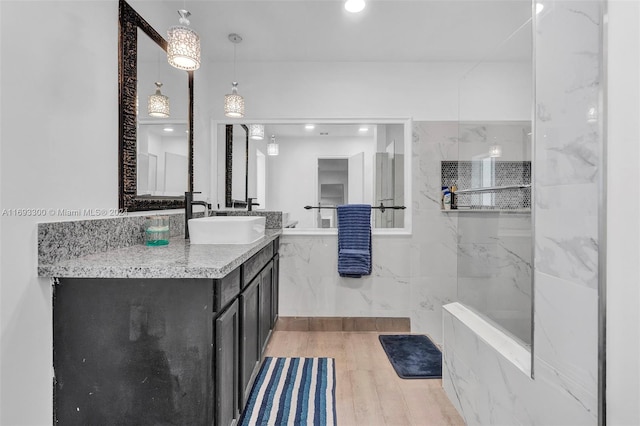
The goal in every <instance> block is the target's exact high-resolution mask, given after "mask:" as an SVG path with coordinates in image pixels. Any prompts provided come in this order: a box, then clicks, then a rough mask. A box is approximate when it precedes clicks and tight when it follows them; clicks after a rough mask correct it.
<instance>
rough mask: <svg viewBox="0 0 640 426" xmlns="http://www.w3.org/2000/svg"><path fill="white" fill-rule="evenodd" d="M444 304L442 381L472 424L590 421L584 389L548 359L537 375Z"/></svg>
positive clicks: (538, 423)
mask: <svg viewBox="0 0 640 426" xmlns="http://www.w3.org/2000/svg"><path fill="white" fill-rule="evenodd" d="M450 307H451V305H449V306H447V307H445V310H444V317H443V328H444V358H443V371H442V377H443V380H442V383H443V387H444V389H445V392H446V393H447V395H448V396H449V399H450V400H451V402H452V403H453V404H454V406H455V407H456V409H457V410H458V412H459V413H460V414H461V415H462V417H463V418H464V420H465V423H466V424H468V425H478V424H491V425H516V424H517V425H589V424H595V419H594V415H593V413H592V412H591V411H590V410H588V409H585V408H586V407H585V405H584V397H585V395H584V394H582V393H576V394H572V393H571V392H569V391H568V386H569V383H567V382H566V380H564V379H563V378H560V377H557V376H554V374H553V371H552V370H550V369H549V367H548V366H546V365H539V366H536V368H537V372H536V376H535V379H532V378H531V376H530V375H528V374H527V373H526V372H524V371H522V370H521V369H520V368H519V367H518V366H517V364H516V363H514V362H512V361H511V360H510V357H509V356H508V354H507V355H506V356H505V353H504V351H503V348H500V347H496V346H493V345H489V344H488V343H487V341H486V340H485V339H483V337H482V336H480V335H479V334H478V333H476V332H475V331H472V330H471V329H470V327H469V324H468V320H467V321H461V320H460V319H459V317H457V316H456V315H455V314H454V313H452V312H455V311H454V310H453V309H450Z"/></svg>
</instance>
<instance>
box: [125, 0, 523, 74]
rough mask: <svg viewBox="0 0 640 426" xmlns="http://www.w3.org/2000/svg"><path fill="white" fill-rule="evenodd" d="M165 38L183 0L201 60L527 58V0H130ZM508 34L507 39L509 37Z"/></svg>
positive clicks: (174, 21)
mask: <svg viewBox="0 0 640 426" xmlns="http://www.w3.org/2000/svg"><path fill="white" fill-rule="evenodd" d="M129 3H130V4H131V5H132V6H133V8H134V9H136V10H137V11H138V12H139V13H140V14H141V15H142V16H143V17H144V18H145V19H147V21H149V23H150V24H151V25H152V26H153V27H154V28H156V29H157V30H158V32H160V33H161V35H163V36H164V37H165V38H166V29H167V28H168V27H169V26H171V25H175V24H177V21H178V14H177V12H176V11H177V10H178V9H182V8H183V7H185V6H186V9H187V10H189V11H190V12H191V13H192V16H191V18H190V19H191V26H192V28H194V29H195V30H196V31H197V32H198V33H199V34H200V37H201V46H202V56H203V61H223V62H230V61H232V60H233V44H232V43H231V42H230V41H228V39H227V36H228V34H230V33H238V34H240V35H241V36H242V37H243V39H244V40H243V42H242V43H240V44H239V45H238V46H237V61H238V62H247V61H249V62H253V61H256V62H262V61H267V62H270V61H311V62H314V61H322V62H324V61H338V62H341V61H375V62H378V61H380V62H414V61H420V62H430V61H464V62H472V63H475V62H478V61H481V60H499V61H526V60H530V55H531V34H530V33H531V26H530V25H529V24H527V22H529V21H530V16H531V1H530V0H498V1H496V0H438V1H436V0H410V1H406V0H368V2H367V7H366V8H365V10H364V11H363V12H361V13H360V14H357V15H354V14H350V13H348V12H346V11H345V10H344V8H343V1H341V0H281V1H270V0H231V1H230V0H186V1H184V0H178V1H176V0H161V1H158V0H154V1H150V0H129ZM506 40H509V42H505V41H506Z"/></svg>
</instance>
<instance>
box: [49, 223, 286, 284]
mask: <svg viewBox="0 0 640 426" xmlns="http://www.w3.org/2000/svg"><path fill="white" fill-rule="evenodd" d="M281 234H282V229H267V230H266V231H265V236H264V238H261V239H260V240H258V241H256V242H255V243H252V244H212V245H208V244H193V245H191V244H189V242H188V241H187V240H185V239H184V237H175V238H171V239H170V240H169V245H166V246H160V247H148V246H145V245H141V244H138V245H133V246H130V247H125V248H120V249H115V250H110V251H105V252H101V253H95V254H90V255H86V256H82V257H78V258H76V259H72V260H62V261H59V262H55V263H52V264H44V265H43V264H41V265H38V275H39V276H41V277H59V278H62V277H65V278H223V277H224V276H226V275H227V274H228V273H229V272H231V271H233V270H234V269H235V268H237V267H238V266H240V265H241V264H242V263H244V262H245V261H246V260H248V259H249V258H250V257H251V256H253V255H254V254H256V253H257V252H259V251H260V250H261V249H262V248H263V247H265V246H266V245H267V244H268V243H270V242H272V241H273V240H275V239H276V238H277V237H278V236H279V235H281Z"/></svg>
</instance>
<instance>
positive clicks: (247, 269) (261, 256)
mask: <svg viewBox="0 0 640 426" xmlns="http://www.w3.org/2000/svg"><path fill="white" fill-rule="evenodd" d="M272 257H273V244H271V243H270V244H267V245H266V246H265V247H264V248H263V249H262V250H260V251H259V252H258V253H256V254H254V255H253V256H252V257H251V259H249V260H247V261H246V262H245V263H244V274H243V275H244V278H243V282H242V288H245V287H246V286H247V285H248V284H249V283H250V282H251V280H253V279H254V278H255V276H256V275H258V273H259V272H260V271H261V270H262V268H264V265H266V264H267V263H269V261H270V260H271V258H272Z"/></svg>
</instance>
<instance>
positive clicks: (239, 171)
mask: <svg viewBox="0 0 640 426" xmlns="http://www.w3.org/2000/svg"><path fill="white" fill-rule="evenodd" d="M225 158H226V160H225V161H226V165H225V206H226V207H242V208H244V207H246V206H247V196H248V190H249V176H248V170H249V128H248V127H247V126H246V125H245V124H227V125H225Z"/></svg>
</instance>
